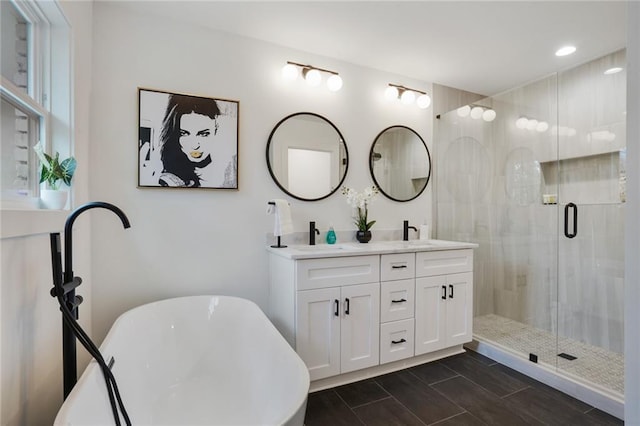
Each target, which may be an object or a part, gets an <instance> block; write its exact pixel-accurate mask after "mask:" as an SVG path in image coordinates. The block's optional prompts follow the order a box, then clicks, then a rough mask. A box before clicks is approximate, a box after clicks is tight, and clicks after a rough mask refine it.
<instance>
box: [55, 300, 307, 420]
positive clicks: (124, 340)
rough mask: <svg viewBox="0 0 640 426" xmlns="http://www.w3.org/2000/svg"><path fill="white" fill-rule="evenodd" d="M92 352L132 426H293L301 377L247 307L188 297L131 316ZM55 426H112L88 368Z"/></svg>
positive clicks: (302, 405) (255, 310) (256, 311)
mask: <svg viewBox="0 0 640 426" xmlns="http://www.w3.org/2000/svg"><path fill="white" fill-rule="evenodd" d="M79 348H81V346H79ZM79 350H80V349H79ZM100 351H101V352H102V355H103V357H104V359H105V360H106V361H107V362H108V361H109V359H110V358H111V357H113V358H114V360H115V363H114V364H113V367H112V372H113V374H114V376H115V378H116V380H117V382H118V387H119V389H120V393H121V395H122V399H123V401H124V404H125V407H126V409H127V411H128V413H129V417H130V418H131V423H132V424H133V425H180V426H184V425H225V426H226V425H247V426H253V425H302V424H303V421H304V415H305V410H306V404H307V394H308V392H309V373H308V371H307V367H306V366H305V364H304V362H303V361H302V360H301V359H300V358H299V357H298V355H297V354H296V353H295V351H294V350H293V349H292V348H291V347H290V346H289V344H288V343H287V342H286V340H285V339H284V338H283V337H282V336H281V335H280V333H279V332H278V331H277V330H276V328H275V327H274V326H273V325H272V324H271V322H270V321H269V320H268V319H267V317H266V316H265V315H264V313H263V312H262V311H261V310H260V308H259V307H258V306H257V305H256V304H255V303H253V302H251V301H249V300H245V299H240V298H236V297H228V296H192V297H180V298H175V299H168V300H163V301H159V302H155V303H150V304H147V305H143V306H140V307H137V308H134V309H132V310H130V311H128V312H125V313H124V314H122V315H121V316H120V317H119V318H118V319H117V320H116V322H115V323H114V324H113V327H112V328H111V330H110V331H109V333H108V334H107V337H106V338H105V340H104V342H103V343H102V346H101V347H100ZM55 424H56V425H82V426H86V425H109V424H114V418H113V415H112V413H111V407H110V405H109V399H108V396H107V390H106V386H105V381H104V378H103V375H102V372H101V370H100V368H99V366H98V363H97V362H96V361H95V360H92V361H91V362H90V364H89V366H88V367H87V369H86V370H85V371H84V373H83V374H82V376H81V377H80V380H79V381H78V383H77V384H76V386H75V387H74V388H73V390H72V391H71V393H70V394H69V396H68V398H67V399H66V401H65V402H64V404H63V405H62V407H61V409H60V411H59V412H58V415H57V417H56V420H55ZM123 424H124V422H123Z"/></svg>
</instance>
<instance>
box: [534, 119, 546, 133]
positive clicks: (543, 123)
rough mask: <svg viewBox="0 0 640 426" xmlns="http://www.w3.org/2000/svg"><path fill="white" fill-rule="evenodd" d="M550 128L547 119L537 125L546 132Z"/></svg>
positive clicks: (539, 129)
mask: <svg viewBox="0 0 640 426" xmlns="http://www.w3.org/2000/svg"><path fill="white" fill-rule="evenodd" d="M548 129H549V123H547V122H546V121H540V122H539V123H538V125H537V126H536V130H537V131H538V132H540V133H542V132H546V131H547V130H548Z"/></svg>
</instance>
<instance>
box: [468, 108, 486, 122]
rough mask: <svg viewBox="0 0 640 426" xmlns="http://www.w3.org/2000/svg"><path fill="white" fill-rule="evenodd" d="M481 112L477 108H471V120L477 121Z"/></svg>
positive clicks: (480, 109)
mask: <svg viewBox="0 0 640 426" xmlns="http://www.w3.org/2000/svg"><path fill="white" fill-rule="evenodd" d="M482 111H483V109H482V108H481V107H478V106H477V107H473V108H471V114H470V115H471V118H473V119H475V120H477V119H478V118H480V117H482Z"/></svg>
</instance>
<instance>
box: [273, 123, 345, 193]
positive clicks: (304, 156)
mask: <svg viewBox="0 0 640 426" xmlns="http://www.w3.org/2000/svg"><path fill="white" fill-rule="evenodd" d="M348 166H349V153H348V152H347V145H346V144H345V142H344V138H343V137H342V134H340V131H339V130H338V129H337V127H336V126H334V125H333V123H331V122H330V121H329V120H327V119H326V118H324V117H322V116H320V115H318V114H314V113H311V112H299V113H296V114H292V115H290V116H288V117H285V118H283V119H282V120H280V122H279V123H278V124H276V127H274V129H273V130H272V131H271V135H269V142H268V143H267V167H269V173H270V174H271V177H272V178H273V180H274V181H275V183H276V184H277V185H278V186H279V187H280V189H282V190H283V191H284V192H286V193H287V194H289V195H290V196H292V197H294V198H297V199H298V200H304V201H316V200H321V199H323V198H326V197H328V196H329V195H331V194H333V193H334V192H335V191H336V190H337V189H338V188H340V185H342V182H343V181H344V178H345V176H346V175H347V168H348Z"/></svg>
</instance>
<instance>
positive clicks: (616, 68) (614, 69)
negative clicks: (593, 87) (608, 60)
mask: <svg viewBox="0 0 640 426" xmlns="http://www.w3.org/2000/svg"><path fill="white" fill-rule="evenodd" d="M620 71H622V68H620V67H613V68H609V69H608V70H606V71H605V72H604V73H605V74H606V75H609V74H615V73H619V72H620Z"/></svg>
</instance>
